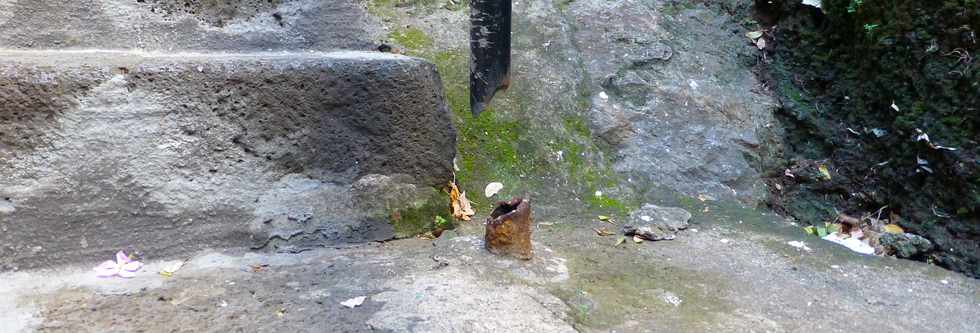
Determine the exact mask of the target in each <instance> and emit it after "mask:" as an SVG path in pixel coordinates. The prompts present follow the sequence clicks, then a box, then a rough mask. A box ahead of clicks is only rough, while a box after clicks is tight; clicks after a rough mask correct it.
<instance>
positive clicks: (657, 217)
mask: <svg viewBox="0 0 980 333" xmlns="http://www.w3.org/2000/svg"><path fill="white" fill-rule="evenodd" d="M690 219H691V213H688V212H687V211H686V210H683V209H680V208H674V207H660V206H657V205H651V204H645V205H643V207H641V208H640V209H638V210H636V211H634V212H632V213H630V216H629V223H627V224H626V225H625V226H623V234H625V235H627V236H637V237H640V238H642V239H646V240H651V241H658V240H671V239H674V238H675V237H676V235H677V232H678V231H679V230H684V229H687V227H688V220H690Z"/></svg>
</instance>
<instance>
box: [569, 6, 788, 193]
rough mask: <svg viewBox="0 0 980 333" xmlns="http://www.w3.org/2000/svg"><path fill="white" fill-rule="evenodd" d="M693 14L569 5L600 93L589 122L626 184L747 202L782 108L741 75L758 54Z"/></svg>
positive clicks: (725, 20)
mask: <svg viewBox="0 0 980 333" xmlns="http://www.w3.org/2000/svg"><path fill="white" fill-rule="evenodd" d="M676 6H678V7H679V6H681V5H679V4H678V5H676ZM691 7H692V8H690V9H681V8H671V7H670V6H669V5H668V4H657V3H656V2H653V3H651V2H648V1H616V2H603V1H576V2H573V3H572V4H571V5H570V6H569V8H568V11H567V17H568V18H569V20H570V21H571V23H570V24H571V25H573V26H575V27H576V29H575V30H574V34H573V38H574V40H575V42H576V46H577V47H578V50H579V52H581V54H582V57H583V64H584V66H585V68H586V71H587V75H588V76H587V77H589V78H591V81H592V82H591V83H592V84H593V87H596V90H597V92H595V93H594V95H593V98H592V107H591V109H590V110H589V111H588V112H589V113H588V114H589V118H590V120H591V123H592V125H593V128H594V129H595V134H597V135H598V136H599V137H601V138H602V139H603V140H604V141H606V142H607V143H609V144H610V145H612V146H614V147H616V148H617V150H618V152H617V154H616V162H615V166H614V168H615V169H616V170H617V171H618V172H620V173H623V174H625V175H627V176H628V177H629V178H630V179H631V181H633V182H636V183H640V184H657V185H661V186H666V187H669V188H671V189H673V190H676V191H679V192H681V193H685V194H687V195H691V196H697V195H699V194H702V195H706V196H708V197H711V198H716V199H739V200H741V201H743V202H746V203H753V202H756V201H758V200H761V199H762V198H764V196H765V187H764V185H763V183H762V181H761V180H760V176H759V174H758V172H757V171H755V170H754V169H753V167H754V166H755V165H754V163H756V161H758V160H759V159H760V158H761V157H759V155H760V154H765V152H764V151H763V150H761V149H759V148H760V146H762V145H763V144H764V143H766V142H765V141H766V140H767V137H768V133H767V132H768V131H769V130H768V129H767V128H768V127H771V126H772V124H771V122H772V121H773V116H772V112H773V110H774V109H775V108H776V107H777V106H778V103H777V102H776V101H775V100H774V99H773V97H772V96H770V94H768V93H767V91H766V90H765V88H762V85H761V83H760V81H759V80H758V79H757V78H756V77H755V75H754V74H753V73H752V72H751V71H749V70H747V64H752V63H754V62H755V58H756V53H757V52H758V50H755V49H754V48H752V47H751V46H749V44H748V43H747V42H746V39H745V38H744V37H743V36H741V34H739V33H737V29H738V28H737V27H736V26H735V25H734V24H733V22H732V21H731V19H730V18H729V17H727V16H724V15H718V14H717V13H715V12H714V11H713V10H711V9H707V8H698V7H694V6H691ZM668 10H675V11H677V12H676V13H675V14H672V15H668V14H665V11H668ZM733 31H735V32H736V33H733Z"/></svg>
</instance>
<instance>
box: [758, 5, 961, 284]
mask: <svg viewBox="0 0 980 333" xmlns="http://www.w3.org/2000/svg"><path fill="white" fill-rule="evenodd" d="M756 6H757V7H758V9H759V10H760V13H761V15H760V16H762V17H764V18H766V19H768V20H769V21H770V22H766V25H767V26H768V25H769V24H775V25H778V28H777V30H776V35H775V36H776V38H775V41H774V43H772V45H773V46H774V47H773V49H774V53H775V54H773V58H774V61H773V63H772V64H771V66H770V69H771V74H772V77H773V81H774V82H773V85H774V87H775V88H776V89H775V90H776V91H777V93H779V94H780V98H781V99H782V100H783V102H784V105H785V108H786V110H784V111H786V114H785V117H784V118H785V119H788V120H787V121H788V122H789V123H791V125H790V126H789V127H791V128H803V129H806V130H807V132H806V133H791V136H790V137H789V138H787V140H788V146H789V147H790V152H791V154H792V153H793V152H795V153H796V154H797V155H796V156H797V157H798V158H806V159H821V158H826V159H828V161H829V163H830V164H832V165H833V166H834V167H835V168H836V169H838V172H839V173H840V174H841V176H842V177H843V178H842V179H841V180H837V179H835V180H834V184H833V186H830V187H828V188H826V189H825V190H826V191H827V192H824V194H828V193H831V194H833V195H832V196H828V195H824V197H834V198H836V199H833V200H837V201H838V202H837V203H835V206H838V208H841V209H842V210H845V211H846V210H850V211H854V212H858V211H868V210H871V211H874V210H876V209H877V208H878V207H880V206H883V205H888V206H889V210H890V211H893V212H896V213H897V214H899V215H901V216H902V217H903V221H902V224H903V226H905V227H906V229H909V230H911V231H912V232H915V233H919V234H922V235H924V236H926V237H928V238H930V239H932V240H933V241H934V242H936V243H937V244H939V245H940V246H941V248H942V249H943V250H949V249H950V248H953V249H955V250H954V251H951V252H947V253H941V254H938V255H937V256H935V257H934V258H933V259H934V260H937V262H939V263H940V264H943V265H945V266H947V267H951V268H953V269H957V270H962V271H966V272H967V273H968V274H972V275H980V261H978V257H980V245H978V242H980V218H978V216H980V166H978V165H980V159H978V153H980V150H978V146H977V142H978V141H980V110H978V108H980V65H978V61H977V60H976V59H975V57H977V56H978V54H977V53H978V51H980V9H978V6H977V3H976V1H975V0H945V1H921V0H823V12H822V13H821V11H820V10H818V9H816V8H813V7H809V6H804V5H801V4H800V1H799V0H786V1H782V2H779V1H773V2H769V1H762V0H759V1H756ZM893 103H894V104H895V105H896V106H898V107H899V108H900V111H895V110H893V109H892V107H891V105H892V104H893ZM874 129H880V130H885V131H887V133H888V134H887V135H885V136H882V137H879V136H877V135H874V134H873V132H872V130H874ZM919 131H922V133H927V134H928V135H929V138H930V139H931V142H932V144H933V145H942V146H946V147H956V148H957V150H955V151H949V150H942V149H936V148H935V147H933V146H930V144H929V143H927V142H924V141H916V140H915V138H916V137H917V135H918V134H919ZM854 132H857V134H855V133H854ZM806 142H819V143H820V144H819V146H820V147H821V149H817V150H816V151H818V153H817V155H821V156H814V151H815V150H814V149H813V146H812V144H807V143H806ZM825 147H832V148H831V149H826V148H825ZM920 159H921V160H923V161H927V162H928V165H927V166H926V168H928V170H926V168H922V167H921V166H920V162H918V161H919V160H920ZM929 170H931V171H932V172H930V171H929ZM800 197H801V198H810V197H812V196H807V195H801V196H800ZM947 216H948V217H947Z"/></svg>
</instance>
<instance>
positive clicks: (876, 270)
mask: <svg viewBox="0 0 980 333" xmlns="http://www.w3.org/2000/svg"><path fill="white" fill-rule="evenodd" d="M704 207H705V209H703V210H702V211H699V212H697V213H696V214H695V217H694V219H693V220H692V227H691V228H690V229H688V230H686V231H683V232H682V233H681V234H680V235H679V237H678V238H677V239H675V240H672V241H660V242H644V243H634V242H633V241H631V240H630V241H627V242H626V243H624V244H620V245H616V241H617V237H616V236H607V237H600V236H597V235H596V234H595V232H594V231H593V230H592V228H593V227H602V226H604V225H606V224H604V223H603V222H598V221H592V220H591V219H590V218H589V217H584V216H581V215H580V216H578V217H576V216H575V214H570V215H568V216H539V217H537V221H536V223H537V226H536V230H535V234H534V240H535V246H536V248H535V251H536V257H535V259H533V260H531V261H529V262H521V261H516V260H511V259H507V258H503V257H496V256H494V255H491V254H489V253H488V252H486V251H485V250H483V248H482V240H481V237H482V225H480V223H479V222H469V223H468V224H464V225H462V226H461V227H460V228H459V229H458V230H456V231H450V232H447V233H444V234H443V236H442V237H441V238H438V239H435V240H425V239H407V240H399V241H389V242H383V243H382V242H379V243H369V244H363V245H356V246H350V247H340V248H320V249H313V250H310V251H305V252H301V253H297V254H274V253H254V252H246V251H235V250H227V251H205V252H201V253H198V254H196V255H194V256H192V257H191V258H190V260H189V261H188V263H187V264H186V265H185V266H184V267H183V268H182V269H181V270H179V271H177V273H176V274H175V275H174V276H173V277H164V276H161V275H159V274H158V273H157V272H158V271H160V270H161V269H162V268H163V267H165V266H167V265H169V264H172V263H173V262H174V261H157V260H154V258H146V260H147V262H148V265H147V266H146V267H145V268H144V269H143V270H142V271H140V272H139V273H138V275H137V277H135V278H133V279H121V278H114V279H100V278H97V277H95V276H94V272H93V271H91V268H90V267H91V266H93V265H79V266H76V267H71V268H63V269H57V270H48V271H34V272H17V273H6V274H4V275H3V276H0V280H2V281H7V282H8V283H5V284H3V285H2V286H0V331H3V332H20V331H31V330H36V331H38V332H130V331H144V332H200V331H208V332H256V331H257V332H269V331H279V332H324V331H331V332H359V331H372V330H379V331H395V332H404V331H412V332H416V331H417V332H433V331H439V332H497V331H520V332H571V331H585V332H593V331H595V332H800V331H820V332H880V331H888V332H922V331H932V332H977V331H980V326H978V325H977V318H978V315H980V281H977V280H974V279H970V278H967V277H964V276H962V275H960V274H957V273H953V272H950V271H946V270H943V269H941V268H938V267H935V266H931V265H928V264H924V263H919V262H912V261H905V260H897V259H893V258H885V257H869V256H861V255H859V254H855V253H851V252H848V251H847V250H846V249H844V248H841V247H838V246H836V245H834V244H831V243H827V242H824V241H822V240H819V239H816V238H806V236H804V235H803V234H802V232H800V231H798V230H799V228H797V227H794V226H791V225H789V224H787V223H785V222H779V219H777V218H774V217H772V216H769V215H767V214H764V213H758V212H756V211H752V210H747V209H743V208H738V207H729V206H726V205H715V204H713V203H711V202H708V203H705V204H704ZM705 211H706V212H705ZM607 226H608V225H607ZM609 227H610V229H612V228H613V227H612V226H609ZM793 240H804V241H805V242H806V244H807V246H808V247H809V248H811V251H806V250H800V249H797V248H795V247H792V246H790V245H788V244H787V242H788V241H793ZM359 296H365V297H366V299H365V300H364V302H363V304H361V305H360V306H357V307H355V308H348V307H345V306H343V305H341V302H344V301H346V300H349V299H352V298H355V297H359Z"/></svg>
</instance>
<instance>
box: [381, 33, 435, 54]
mask: <svg viewBox="0 0 980 333" xmlns="http://www.w3.org/2000/svg"><path fill="white" fill-rule="evenodd" d="M388 38H389V39H391V40H392V41H394V42H396V43H398V44H401V45H402V46H404V47H406V48H408V49H410V50H419V49H424V48H428V47H431V46H432V38H430V37H429V36H427V35H426V34H425V33H424V32H422V30H419V29H418V28H407V29H399V30H395V31H392V32H391V33H390V34H388Z"/></svg>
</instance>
